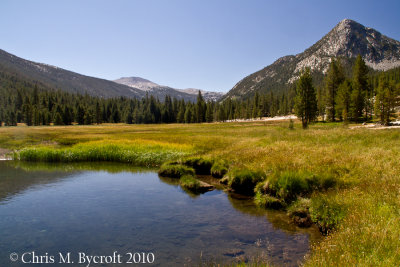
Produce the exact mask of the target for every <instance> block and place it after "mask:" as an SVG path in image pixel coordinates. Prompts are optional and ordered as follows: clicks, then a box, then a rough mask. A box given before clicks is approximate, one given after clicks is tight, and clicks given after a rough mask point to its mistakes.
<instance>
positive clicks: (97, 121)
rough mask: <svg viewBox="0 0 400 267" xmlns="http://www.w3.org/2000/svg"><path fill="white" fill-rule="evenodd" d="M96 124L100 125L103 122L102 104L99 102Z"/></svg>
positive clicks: (97, 104)
mask: <svg viewBox="0 0 400 267" xmlns="http://www.w3.org/2000/svg"><path fill="white" fill-rule="evenodd" d="M95 122H96V124H100V123H101V122H102V112H101V108H100V103H99V102H98V101H97V102H96V110H95Z"/></svg>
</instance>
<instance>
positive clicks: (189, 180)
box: [179, 174, 200, 192]
mask: <svg viewBox="0 0 400 267" xmlns="http://www.w3.org/2000/svg"><path fill="white" fill-rule="evenodd" d="M179 183H180V185H181V186H182V187H185V188H186V189H189V190H190V191H194V192H196V191H197V190H198V189H199V187H200V182H199V180H197V179H196V178H195V177H194V176H193V175H188V174H185V175H183V176H182V177H181V178H180V179H179Z"/></svg>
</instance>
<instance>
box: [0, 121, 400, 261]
mask: <svg viewBox="0 0 400 267" xmlns="http://www.w3.org/2000/svg"><path fill="white" fill-rule="evenodd" d="M350 126H351V125H343V124H341V123H317V124H313V125H311V126H310V127H309V129H307V130H303V129H301V124H300V123H299V122H295V124H294V128H293V129H290V127H289V122H287V121H281V122H276V121H270V122H261V121H259V122H257V121H255V122H241V123H239V122H232V123H211V124H160V125H155V124H152V125H124V124H103V125H92V126H43V127H24V126H18V127H1V128H0V148H5V149H10V150H13V151H15V152H16V153H15V154H14V157H15V158H16V159H21V160H28V161H55V162H76V161H116V162H123V163H129V164H132V165H140V166H152V167H154V166H156V167H158V166H160V165H161V164H162V163H163V162H166V161H173V160H179V159H182V158H185V157H189V156H190V157H202V158H206V159H212V160H218V162H219V163H220V162H224V164H226V165H227V167H228V169H229V171H228V173H227V174H226V177H228V181H227V184H228V185H230V186H231V187H232V188H234V187H235V186H238V188H243V186H244V185H246V186H249V183H248V181H250V180H251V181H253V183H250V186H251V188H252V187H254V186H255V187H256V188H255V192H254V191H253V190H247V191H246V193H247V192H249V193H254V194H255V200H258V202H259V203H260V204H261V205H265V206H266V207H276V206H274V205H278V204H279V205H278V206H279V208H284V209H286V210H287V211H288V212H289V213H293V214H302V212H303V211H304V212H306V213H307V216H309V217H310V219H311V220H312V221H313V222H314V223H316V224H318V226H320V229H321V231H322V232H324V234H325V236H324V238H323V239H322V241H320V242H318V243H316V244H314V245H313V246H312V251H311V253H310V255H308V256H307V259H306V261H305V265H306V266H353V265H362V266H364V265H368V266H370V265H371V266H372V265H374V266H375V265H378V266H395V265H398V263H399V262H400V175H399V174H400V166H399V160H400V130H399V129H383V130H373V129H367V128H353V129H351V128H350ZM229 177H231V178H229ZM248 177H250V178H248ZM254 177H257V179H253V178H254Z"/></svg>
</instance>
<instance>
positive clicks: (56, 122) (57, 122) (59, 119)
mask: <svg viewBox="0 0 400 267" xmlns="http://www.w3.org/2000/svg"><path fill="white" fill-rule="evenodd" d="M63 124H64V123H63V119H62V117H61V114H60V112H57V113H56V115H55V117H54V125H63Z"/></svg>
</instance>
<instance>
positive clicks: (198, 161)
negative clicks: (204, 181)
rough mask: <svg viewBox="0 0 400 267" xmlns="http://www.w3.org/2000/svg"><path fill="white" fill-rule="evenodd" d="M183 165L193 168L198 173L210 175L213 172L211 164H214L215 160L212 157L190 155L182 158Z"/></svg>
mask: <svg viewBox="0 0 400 267" xmlns="http://www.w3.org/2000/svg"><path fill="white" fill-rule="evenodd" d="M181 163H182V164H183V165H186V166H188V167H191V168H193V169H194V170H195V171H196V174H203V175H210V174H211V166H212V165H213V161H212V160H211V159H204V158H201V157H190V158H186V159H183V160H181Z"/></svg>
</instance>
